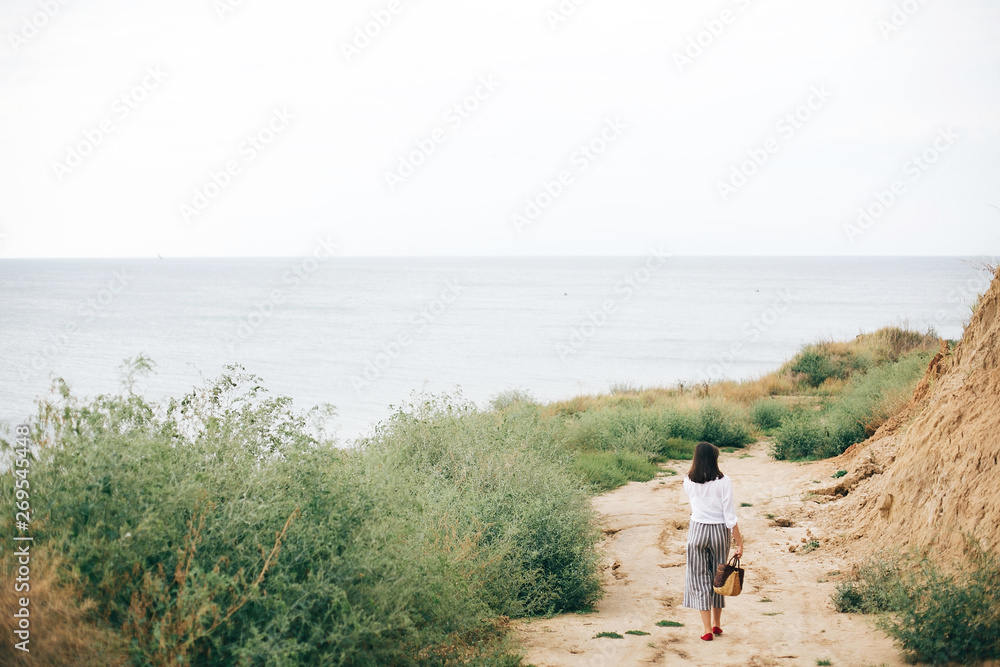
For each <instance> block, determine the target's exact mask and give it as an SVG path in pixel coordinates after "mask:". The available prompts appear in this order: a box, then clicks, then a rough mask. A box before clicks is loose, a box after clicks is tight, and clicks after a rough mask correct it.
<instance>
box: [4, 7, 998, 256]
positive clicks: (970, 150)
mask: <svg viewBox="0 0 1000 667" xmlns="http://www.w3.org/2000/svg"><path fill="white" fill-rule="evenodd" d="M577 2H580V4H579V5H576V4H574V2H573V0H563V2H562V3H560V2H559V0H546V1H542V0H538V1H528V0H503V1H502V2H501V1H497V2H492V3H480V2H470V1H469V0H464V1H458V0H419V1H418V0H392V1H390V0H376V1H374V2H337V3H332V2H319V1H318V0H283V1H281V2H278V1H276V0H171V1H170V2H156V3H152V2H141V3H140V2H126V1H125V0H88V1H87V2H84V1H82V0H65V1H64V2H59V1H58V0H4V2H3V5H2V8H0V29H2V33H3V39H2V42H0V54H2V55H0V86H2V95H0V118H2V122H0V258H17V257H155V256H156V255H157V254H159V255H162V256H164V257H174V256H212V257H214V256H270V255H288V256H298V255H303V254H305V253H307V252H309V249H310V248H312V247H314V246H315V239H316V238H317V237H319V236H330V237H332V238H333V239H335V240H336V242H337V243H338V244H339V247H340V252H341V253H342V254H343V255H486V254H490V255H604V254H631V255H641V254H645V253H646V252H647V249H648V248H649V247H650V246H657V247H662V248H664V249H666V250H667V251H669V252H673V253H677V254H709V255H715V254H758V255H761V254H762V255H785V254H793V255H799V254H801V255H813V254H863V255H884V254H951V255H968V254H1000V208H998V207H1000V159H998V158H1000V39H997V31H998V28H1000V5H998V3H996V2H995V0H966V1H956V2H947V3H946V2H943V1H933V2H932V1H928V0H922V1H921V2H918V0H906V1H905V2H904V1H903V0H875V1H873V0H839V1H838V2H823V3H818V2H802V0H795V1H792V0H718V1H714V2H710V3H673V2H670V3H667V2H662V1H653V0H587V1H583V0H577ZM560 6H562V7H564V8H572V9H573V11H572V13H571V14H570V15H569V16H562V15H557V14H554V13H553V12H556V11H558V8H559V7H560ZM894 7H896V8H897V9H896V10H895V15H894ZM567 14H569V12H568V11H567ZM373 17H375V18H373ZM378 18H381V20H382V22H383V23H385V24H386V25H384V26H380V25H378V24H377V23H372V22H373V21H375V20H377V19H378ZM557 18H558V19H559V20H558V21H557V20H556V19H557ZM366 24H370V25H368V27H369V29H370V32H371V33H372V34H373V35H374V36H373V37H370V38H367V39H368V42H367V44H366V43H365V42H364V41H361V40H357V41H355V40H356V36H357V34H358V32H357V31H358V30H360V31H363V30H364V29H365V27H366ZM699 41H700V42H701V46H698V42H699ZM685 51H687V53H686V54H685ZM682 55H683V56H684V57H683V58H681V56H682ZM484 82H485V83H484ZM477 96H478V97H477ZM463 101H464V103H465V104H466V105H467V109H468V110H467V111H462V114H461V115H459V114H458V113H457V112H456V111H455V110H454V107H455V105H456V104H462V103H463ZM796 113H797V114H798V119H797V120H796V116H795V114H796ZM789 114H791V116H789ZM102 128H103V129H102ZM254 135H257V136H258V139H256V140H255V142H256V144H257V145H256V146H254V144H253V143H252V142H249V141H248V138H249V137H251V136H254ZM588 144H592V146H593V147H592V149H591V152H590V153H589V156H588V155H587V154H585V153H583V152H580V148H581V147H583V146H586V145H588ZM420 145H422V146H423V147H424V152H423V153H420V152H417V153H414V151H418V150H419V149H418V146H420ZM431 148H433V150H430V149H431ZM424 153H429V155H425V154H424ZM411 154H413V159H412V161H411V158H410V156H411ZM754 157H756V159H757V162H760V163H761V164H759V165H758V164H755V163H754V162H752V161H749V162H748V160H752V159H753V158H754ZM401 160H404V161H405V162H408V163H411V164H410V166H413V164H412V163H419V164H418V165H416V166H413V169H412V174H410V173H408V172H407V171H406V169H403V172H402V173H403V175H405V176H406V177H405V178H403V177H402V176H401V175H400V173H401V172H400V162H401ZM227 166H228V167H230V168H231V169H232V173H231V174H227V173H225V171H226V169H227ZM741 166H742V168H743V171H744V173H743V174H741V173H740V172H739V169H740V168H741ZM734 169H736V170H737V172H736V176H735V179H734V175H733V173H734ZM392 172H395V176H390V177H388V178H387V173H392ZM213 174H214V175H215V176H214V178H215V183H213ZM747 174H749V175H747ZM560 181H561V182H560ZM390 182H391V183H390ZM894 189H895V192H893V190H894ZM546 190H548V191H546ZM196 191H198V192H200V193H201V195H196ZM207 195H211V196H207ZM201 196H204V197H205V198H204V199H200V198H199V197H201ZM529 199H530V200H531V201H533V202H534V203H535V205H538V208H537V209H532V207H531V206H529ZM880 200H881V202H880ZM859 207H864V208H867V209H869V211H870V212H872V213H873V215H872V217H871V218H868V219H867V220H862V225H858V209H859ZM199 208H200V209H203V210H199ZM518 215H519V216H521V217H520V218H517V217H515V216H518ZM518 221H519V222H518Z"/></svg>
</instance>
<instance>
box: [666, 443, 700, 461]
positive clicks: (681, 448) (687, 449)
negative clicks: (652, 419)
mask: <svg viewBox="0 0 1000 667" xmlns="http://www.w3.org/2000/svg"><path fill="white" fill-rule="evenodd" d="M697 445H698V441H697V440H685V439H684V438H667V439H666V440H663V441H661V442H660V447H659V449H658V450H657V452H656V453H657V454H658V455H659V457H660V458H662V459H681V460H689V459H691V457H692V456H694V448H695V447H696V446H697Z"/></svg>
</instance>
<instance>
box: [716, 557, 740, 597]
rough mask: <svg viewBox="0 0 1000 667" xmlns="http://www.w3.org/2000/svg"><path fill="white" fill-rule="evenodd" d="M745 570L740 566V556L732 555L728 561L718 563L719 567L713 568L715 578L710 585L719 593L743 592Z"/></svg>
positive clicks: (733, 593)
mask: <svg viewBox="0 0 1000 667" xmlns="http://www.w3.org/2000/svg"><path fill="white" fill-rule="evenodd" d="M745 572H746V571H745V570H744V569H743V568H742V567H740V557H739V556H736V555H734V556H733V557H732V558H731V559H730V561H729V562H728V563H719V567H717V568H716V570H715V580H714V581H713V582H712V587H713V588H714V589H715V592H716V593H718V594H719V595H732V596H736V595H739V594H740V593H742V592H743V575H744V574H745Z"/></svg>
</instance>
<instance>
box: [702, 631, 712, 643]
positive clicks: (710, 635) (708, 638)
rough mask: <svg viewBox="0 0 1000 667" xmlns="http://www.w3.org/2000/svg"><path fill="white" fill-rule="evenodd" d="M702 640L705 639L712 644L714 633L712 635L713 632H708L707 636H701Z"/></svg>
mask: <svg viewBox="0 0 1000 667" xmlns="http://www.w3.org/2000/svg"><path fill="white" fill-rule="evenodd" d="M701 638H702V639H704V640H705V641H707V642H710V641H712V639H713V637H712V633H711V632H706V633H705V634H703V635H702V636H701Z"/></svg>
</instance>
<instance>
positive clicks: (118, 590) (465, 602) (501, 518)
mask: <svg viewBox="0 0 1000 667" xmlns="http://www.w3.org/2000/svg"><path fill="white" fill-rule="evenodd" d="M290 403H291V402H290V400H289V399H286V398H272V397H270V396H268V395H267V394H266V393H265V392H264V391H263V390H262V389H261V386H260V382H259V380H258V379H257V378H255V377H253V376H252V375H249V374H246V373H245V372H243V371H242V370H241V369H238V368H231V369H230V370H229V371H228V372H227V373H226V374H225V375H224V376H222V377H221V378H219V380H217V381H216V382H214V383H211V384H209V385H208V386H206V387H204V388H203V389H199V390H196V391H193V392H192V393H190V394H188V395H186V396H184V397H182V398H180V399H173V400H170V401H168V402H166V403H164V404H156V405H154V404H150V403H147V402H146V401H145V400H144V399H142V398H140V397H138V396H135V395H133V394H131V393H128V394H125V395H122V396H101V397H98V398H96V399H94V400H92V401H90V402H78V401H77V400H76V399H74V398H73V397H72V396H71V394H70V392H69V389H68V387H66V385H65V384H59V385H58V394H57V395H56V396H55V397H54V398H52V399H51V400H49V401H48V402H46V403H45V404H43V405H42V407H41V411H40V415H39V417H38V418H37V419H36V420H35V422H34V423H33V424H32V429H33V432H34V433H33V439H34V441H35V442H39V443H42V446H41V447H40V449H39V450H38V452H37V458H36V460H35V461H34V463H33V466H32V469H31V488H32V499H33V500H34V502H35V503H36V505H35V518H34V521H33V530H34V537H35V540H36V542H35V543H36V544H40V545H45V547H46V548H47V549H49V550H50V552H51V555H50V556H47V558H49V557H55V556H58V557H59V559H60V562H62V563H63V567H62V568H61V575H62V579H63V580H62V585H63V586H64V590H65V593H64V596H65V597H67V598H74V597H75V596H77V595H79V596H81V597H82V598H88V599H90V600H93V601H94V603H95V605H96V606H95V608H94V613H93V616H92V617H91V618H92V619H93V622H94V623H100V624H102V626H104V627H106V628H108V629H109V630H113V631H114V632H116V633H118V634H119V635H120V636H121V638H122V644H123V645H124V646H125V647H126V648H125V649H124V651H125V652H126V653H127V657H128V659H129V660H130V662H131V663H132V664H136V665H179V664H190V665H209V664H212V665H217V664H261V665H264V664H268V665H287V664H330V663H336V664H350V665H372V666H374V665H389V664H406V665H441V664H454V663H455V662H456V661H460V662H461V663H462V664H476V665H514V664H517V662H518V660H517V656H516V654H514V653H512V652H511V651H510V648H511V647H510V645H509V641H508V640H507V639H506V635H507V628H506V618H505V617H513V616H525V615H535V614H550V613H555V612H558V611H562V610H573V609H581V608H587V607H589V606H590V605H591V603H592V602H593V601H595V600H596V599H597V598H598V597H599V596H600V593H601V591H600V586H599V580H598V577H597V556H596V552H595V549H594V546H595V544H596V542H597V540H598V538H599V532H598V531H597V530H596V528H595V522H594V521H593V516H592V514H591V510H590V509H589V503H588V502H587V498H586V495H585V493H584V491H583V489H582V488H581V484H580V479H579V477H578V476H577V475H575V474H574V473H573V472H572V468H571V465H570V463H571V457H570V456H568V455H567V453H566V452H565V451H563V450H561V449H560V448H559V447H558V446H557V445H555V444H553V443H552V441H551V439H550V438H547V437H545V435H546V431H545V429H543V428H539V426H538V424H537V419H536V418H537V415H536V413H535V412H533V411H532V410H531V409H528V408H527V407H524V406H523V405H520V404H519V406H515V407H513V408H510V410H514V411H516V412H503V413H494V412H482V411H479V410H477V409H475V408H474V406H471V405H469V404H465V403H461V402H459V401H456V400H453V399H443V398H442V399H428V400H426V401H424V402H422V403H420V404H418V405H413V406H407V407H406V408H405V409H403V410H400V411H399V412H397V413H396V414H395V415H394V416H393V417H392V418H391V419H389V420H388V421H387V422H385V423H383V424H381V425H380V426H378V427H377V429H376V430H375V434H374V435H373V436H372V437H371V438H369V439H367V440H364V441H362V442H361V443H359V444H358V446H357V447H355V448H353V449H348V450H343V449H338V448H337V446H336V444H335V443H334V442H332V441H331V440H329V439H327V438H324V437H322V436H320V435H318V433H319V429H318V428H314V426H315V423H314V421H315V418H317V417H319V416H321V413H320V412H318V411H314V412H311V413H309V414H306V415H303V414H299V413H296V412H295V411H293V410H292V408H291V404H290ZM4 446H5V448H6V450H7V453H8V455H9V447H10V445H9V443H6V442H5V443H4ZM12 484H13V482H12V479H11V477H10V476H9V475H8V476H4V477H3V478H2V482H0V492H2V493H4V494H8V496H12V495H13V488H12ZM525 489H531V492H530V493H525V492H524V490H525ZM12 520H13V516H12V513H11V515H7V516H4V518H3V520H2V523H3V524H4V525H3V526H2V529H3V530H4V531H5V532H7V533H8V534H10V533H11V532H12V531H13V527H12V526H11V525H10V522H11V521H12ZM36 555H37V554H36ZM2 563H3V568H2V570H0V575H2V576H0V578H2V579H3V580H4V581H3V585H5V586H6V585H7V584H11V588H12V586H13V584H12V582H11V581H10V577H11V576H12V573H13V561H12V559H11V557H10V550H7V552H6V555H5V557H4V558H3V561H2ZM5 660H6V658H4V657H3V656H0V662H4V661H5ZM112 662H113V661H112V660H110V659H109V660H108V661H107V663H108V664H111V663H112Z"/></svg>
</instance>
